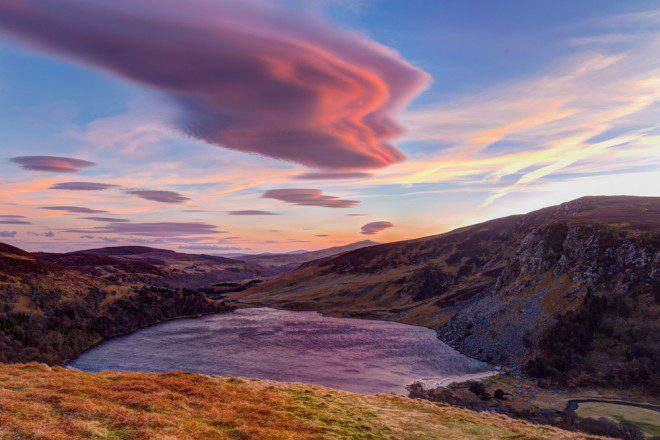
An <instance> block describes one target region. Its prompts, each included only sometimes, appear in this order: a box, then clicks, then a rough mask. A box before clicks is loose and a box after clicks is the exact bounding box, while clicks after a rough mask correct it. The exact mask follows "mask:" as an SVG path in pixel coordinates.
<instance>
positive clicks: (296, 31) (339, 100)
mask: <svg viewBox="0 0 660 440" xmlns="http://www.w3.org/2000/svg"><path fill="white" fill-rule="evenodd" d="M0 31H2V32H4V33H6V34H8V35H10V36H13V37H15V38H18V39H20V40H22V41H25V42H28V43H31V44H32V45H34V46H36V47H37V48H38V49H39V50H41V51H48V52H50V53H53V54H56V55H58V56H61V57H64V58H67V59H70V60H74V61H76V62H78V63H80V64H83V65H85V66H90V67H94V68H97V69H100V70H103V71H105V72H109V73H111V74H114V75H116V76H118V77H121V78H123V79H126V80H129V81H133V82H136V83H139V84H142V85H145V86H146V87H148V88H150V89H154V90H158V91H161V92H163V93H165V94H166V95H168V96H169V97H170V98H171V100H172V101H173V102H174V103H175V104H176V107H177V109H178V117H177V118H176V121H175V123H176V125H177V126H178V128H179V129H180V130H182V131H183V132H185V133H187V134H189V135H191V136H193V137H196V138H198V139H202V140H204V141H206V142H208V143H211V144H214V145H218V146H222V147H226V148H231V149H235V150H240V151H244V152H250V153H255V154H259V155H264V156H268V157H273V158H277V159H282V160H287V161H292V162H296V163H300V164H304V165H308V166H312V167H316V168H322V169H368V168H379V167H384V166H387V165H389V164H392V163H395V162H397V161H400V160H402V159H404V155H403V153H402V152H401V151H400V150H399V149H398V148H397V147H396V146H394V145H393V144H392V143H391V141H392V139H393V138H394V137H396V136H398V135H400V134H401V133H402V131H403V130H402V127H401V126H400V125H399V124H398V123H397V122H396V121H395V117H396V116H397V114H399V113H400V112H401V111H402V110H403V109H404V108H405V107H406V106H407V104H408V103H409V102H410V101H411V100H412V99H414V98H415V97H416V96H417V95H418V94H419V93H420V92H421V91H422V90H424V89H425V88H426V87H427V85H428V83H429V81H430V78H429V76H428V75H427V74H426V73H424V72H422V71H421V70H419V69H417V68H415V67H414V66H412V65H410V64H408V63H407V62H406V61H404V60H403V59H402V58H401V57H400V56H399V55H398V54H397V53H395V52H394V51H393V50H391V49H389V48H387V47H385V46H382V45H380V44H378V43H376V42H374V41H373V40H370V39H368V38H367V37H365V36H363V35H361V34H358V33H355V32H351V31H347V30H344V29H339V28H336V27H334V26H332V25H330V24H329V23H326V22H324V21H322V20H320V19H315V18H313V17H310V16H309V15H305V16H298V15H295V14H293V13H291V12H290V11H288V10H286V9H282V8H276V7H274V6H272V4H271V5H269V3H262V2H259V3H258V4H257V3H255V2H251V1H245V0H243V1H236V0H224V1H217V0H214V1H211V0H189V1H187V2H185V3H184V2H180V1H174V0H114V1H113V2H100V1H89V2H81V1H78V0H12V2H10V3H8V2H6V1H5V2H0Z"/></svg>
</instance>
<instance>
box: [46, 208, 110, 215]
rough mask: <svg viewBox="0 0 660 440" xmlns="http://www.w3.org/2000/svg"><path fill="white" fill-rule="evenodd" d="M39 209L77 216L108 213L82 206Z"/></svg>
mask: <svg viewBox="0 0 660 440" xmlns="http://www.w3.org/2000/svg"><path fill="white" fill-rule="evenodd" d="M39 209H46V210H49V211H65V212H70V213H76V214H102V213H104V212H108V211H103V210H102V209H91V208H83V207H81V206H44V207H42V208H39Z"/></svg>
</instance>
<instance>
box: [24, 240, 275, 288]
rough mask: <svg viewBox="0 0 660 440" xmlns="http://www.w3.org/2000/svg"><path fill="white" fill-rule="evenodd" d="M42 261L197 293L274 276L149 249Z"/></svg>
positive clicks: (239, 264) (224, 261) (228, 261)
mask: <svg viewBox="0 0 660 440" xmlns="http://www.w3.org/2000/svg"><path fill="white" fill-rule="evenodd" d="M36 255H37V256H38V257H39V258H41V259H44V260H47V261H50V262H52V263H56V264H59V265H61V266H65V267H68V268H70V269H73V270H75V271H77V272H80V273H83V274H86V275H92V276H94V277H97V278H103V279H105V280H108V281H110V282H112V283H114V284H122V285H147V286H156V287H170V288H188V289H196V288H199V287H202V286H207V285H211V284H214V283H218V282H225V281H244V280H250V279H253V278H259V277H267V276H270V275H273V273H274V272H273V271H272V270H269V269H267V268H264V267H262V266H259V265H258V264H253V263H246V262H244V261H241V260H237V259H232V258H224V257H217V256H213V255H197V254H187V253H181V252H175V251H171V250H166V249H156V248H151V247H145V246H119V247H106V248H99V249H88V250H83V251H76V252H70V253H66V254H55V253H37V254H36Z"/></svg>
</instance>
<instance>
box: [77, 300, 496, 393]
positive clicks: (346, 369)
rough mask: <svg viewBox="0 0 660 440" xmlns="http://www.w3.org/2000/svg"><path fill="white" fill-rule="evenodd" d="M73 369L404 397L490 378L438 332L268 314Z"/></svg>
mask: <svg viewBox="0 0 660 440" xmlns="http://www.w3.org/2000/svg"><path fill="white" fill-rule="evenodd" d="M71 365H72V366H73V367H74V368H78V369H81V370H86V371H101V370H116V371H160V372H162V371H171V370H183V371H193V372H200V373H205V374H216V375H225V374H227V375H232V376H245V377H257V378H262V379H271V380H279V381H293V382H307V383H312V384H317V385H325V386H329V387H333V388H339V389H344V390H348V391H355V392H361V393H384V392H394V393H403V392H404V386H405V385H407V384H409V383H411V382H413V381H414V380H417V379H433V380H437V381H443V380H444V379H446V378H448V377H452V376H460V375H467V374H474V373H481V372H486V371H489V365H487V364H484V363H482V362H479V361H476V360H474V359H470V358H468V357H465V356H463V355H461V354H460V353H458V352H457V351H455V350H454V349H452V348H451V347H449V346H447V345H446V344H444V343H442V342H441V341H439V340H438V339H437V338H436V337H435V333H434V332H433V331H432V330H429V329H426V328H423V327H415V326H410V325H405V324H398V323H394V322H386V321H368V320H359V319H345V318H330V317H325V316H321V315H319V314H318V313H316V312H290V311H283V310H275V309H268V308H258V309H242V310H238V311H236V312H233V313H226V314H220V315H209V316H205V317H201V318H195V319H180V320H175V321H170V322H165V323H162V324H158V325H154V326H152V327H148V328H145V329H142V330H139V331H137V332H135V333H132V334H130V335H127V336H122V337H119V338H115V339H111V340H109V341H106V342H104V343H102V344H100V345H99V346H97V347H95V348H93V349H91V350H89V351H87V352H85V353H83V354H82V355H81V356H80V357H79V358H78V359H76V360H75V361H73V362H72V363H71Z"/></svg>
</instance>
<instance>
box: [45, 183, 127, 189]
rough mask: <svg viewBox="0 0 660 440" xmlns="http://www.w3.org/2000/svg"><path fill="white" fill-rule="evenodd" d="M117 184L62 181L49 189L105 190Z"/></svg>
mask: <svg viewBox="0 0 660 440" xmlns="http://www.w3.org/2000/svg"><path fill="white" fill-rule="evenodd" d="M116 187H117V185H111V184H109V183H94V182H62V183H56V184H54V185H51V186H50V189H64V190H70V191H105V190H106V189H110V188H116Z"/></svg>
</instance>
